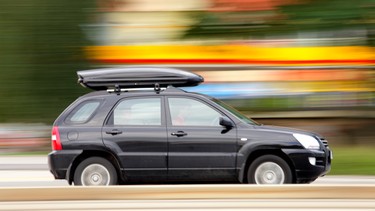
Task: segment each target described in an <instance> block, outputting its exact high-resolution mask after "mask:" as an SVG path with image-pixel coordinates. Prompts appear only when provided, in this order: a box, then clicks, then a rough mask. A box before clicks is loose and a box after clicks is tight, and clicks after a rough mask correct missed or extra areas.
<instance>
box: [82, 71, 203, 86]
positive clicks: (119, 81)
mask: <svg viewBox="0 0 375 211" xmlns="http://www.w3.org/2000/svg"><path fill="white" fill-rule="evenodd" d="M77 75H78V83H80V84H81V85H83V86H84V87H88V88H90V89H93V90H106V89H111V88H124V89H126V88H153V87H155V86H160V87H167V86H169V85H172V86H174V87H186V86H197V85H198V84H200V83H202V82H203V81H204V79H203V77H202V76H200V75H197V74H195V73H191V72H188V71H184V70H179V69H173V68H155V67H127V68H102V69H94V70H82V71H77Z"/></svg>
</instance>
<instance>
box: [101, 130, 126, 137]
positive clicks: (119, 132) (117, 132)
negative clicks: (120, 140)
mask: <svg viewBox="0 0 375 211" xmlns="http://www.w3.org/2000/svg"><path fill="white" fill-rule="evenodd" d="M105 133H107V134H111V135H113V136H114V135H118V134H121V133H122V131H120V130H117V129H114V130H111V131H106V132H105Z"/></svg>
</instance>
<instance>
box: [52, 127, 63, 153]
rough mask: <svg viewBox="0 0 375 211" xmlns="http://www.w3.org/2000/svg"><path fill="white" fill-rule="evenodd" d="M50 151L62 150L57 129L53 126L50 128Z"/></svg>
mask: <svg viewBox="0 0 375 211" xmlns="http://www.w3.org/2000/svg"><path fill="white" fill-rule="evenodd" d="M51 140H52V150H62V146H61V141H60V133H59V128H58V127H57V126H54V127H53V128H52V137H51Z"/></svg>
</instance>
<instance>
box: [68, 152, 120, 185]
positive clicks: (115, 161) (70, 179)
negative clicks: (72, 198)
mask: <svg viewBox="0 0 375 211" xmlns="http://www.w3.org/2000/svg"><path fill="white" fill-rule="evenodd" d="M90 157H101V158H104V159H106V160H108V161H109V162H110V163H111V164H112V165H113V167H114V168H115V170H116V173H117V177H118V178H119V183H121V182H123V181H124V178H123V176H122V174H121V168H120V163H119V161H118V159H117V158H116V156H115V155H113V154H112V153H110V152H106V151H101V150H84V151H83V152H82V153H81V154H80V155H79V156H77V157H76V158H75V159H74V161H73V162H72V163H71V165H70V166H69V168H68V171H67V173H66V180H67V181H68V183H69V185H71V184H72V183H73V178H74V173H75V170H76V169H77V166H78V165H79V164H80V163H81V162H82V161H84V160H86V159H87V158H90Z"/></svg>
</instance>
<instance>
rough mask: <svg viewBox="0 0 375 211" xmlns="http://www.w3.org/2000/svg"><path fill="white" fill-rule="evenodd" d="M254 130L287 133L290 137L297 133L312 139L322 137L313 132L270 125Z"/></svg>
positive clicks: (257, 127) (260, 126)
mask: <svg viewBox="0 0 375 211" xmlns="http://www.w3.org/2000/svg"><path fill="white" fill-rule="evenodd" d="M255 128H256V129H257V130H264V131H268V132H276V133H288V134H291V135H293V133H299V134H304V135H309V136H314V137H317V138H321V137H322V136H321V135H319V134H317V133H313V132H309V131H305V130H300V129H295V128H288V127H279V126H272V125H259V126H255Z"/></svg>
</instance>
